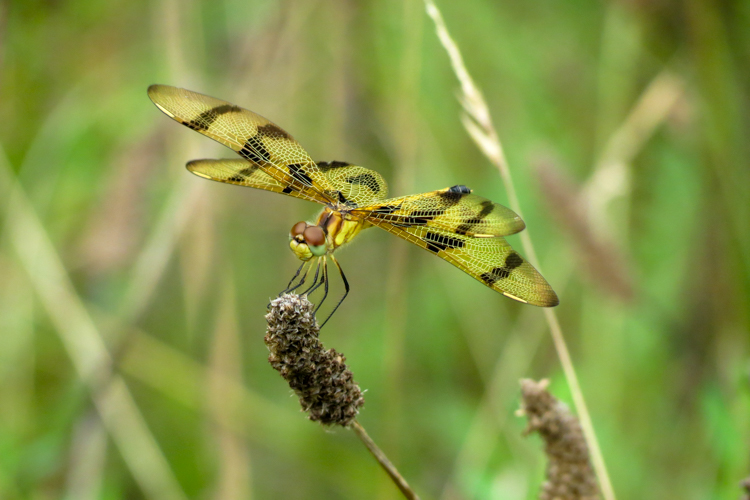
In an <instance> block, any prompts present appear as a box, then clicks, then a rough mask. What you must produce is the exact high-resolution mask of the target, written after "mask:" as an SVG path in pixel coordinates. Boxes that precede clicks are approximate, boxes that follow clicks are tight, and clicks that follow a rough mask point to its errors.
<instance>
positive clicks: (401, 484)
mask: <svg viewBox="0 0 750 500" xmlns="http://www.w3.org/2000/svg"><path fill="white" fill-rule="evenodd" d="M349 427H350V428H351V429H352V430H353V431H354V433H355V434H356V435H357V436H358V437H359V439H361V440H362V442H363V443H364V444H365V446H366V447H367V449H368V450H370V453H372V456H373V457H375V460H377V461H378V463H379V464H380V466H381V467H382V468H383V469H384V470H385V471H386V472H387V473H388V475H389V476H390V478H391V480H392V481H393V482H394V483H396V486H398V489H399V490H401V493H403V494H404V496H405V497H406V498H408V499H410V500H419V496H418V495H417V494H416V493H414V491H413V490H412V489H411V488H410V487H409V484H408V483H407V482H406V479H404V478H403V477H402V476H401V474H399V472H398V470H397V469H396V467H395V466H394V465H393V464H392V463H391V461H390V460H388V457H386V456H385V453H383V451H382V450H381V449H380V448H378V445H376V444H375V441H373V440H372V439H371V438H370V436H369V435H368V434H367V432H366V431H365V428H364V427H362V426H361V425H360V423H359V422H357V421H356V420H354V421H353V422H352V424H351V425H350V426H349Z"/></svg>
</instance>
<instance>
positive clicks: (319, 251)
mask: <svg viewBox="0 0 750 500" xmlns="http://www.w3.org/2000/svg"><path fill="white" fill-rule="evenodd" d="M302 237H303V238H305V242H306V243H307V245H308V246H309V247H310V251H311V252H312V253H313V255H316V256H318V257H320V256H321V255H324V254H325V253H326V235H325V233H324V232H323V228H321V227H320V226H308V227H307V229H305V232H304V233H303V234H302Z"/></svg>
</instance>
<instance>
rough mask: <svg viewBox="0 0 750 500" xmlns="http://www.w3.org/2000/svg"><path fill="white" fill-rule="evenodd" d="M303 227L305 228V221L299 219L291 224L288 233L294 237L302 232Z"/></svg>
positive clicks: (303, 230)
mask: <svg viewBox="0 0 750 500" xmlns="http://www.w3.org/2000/svg"><path fill="white" fill-rule="evenodd" d="M305 229H307V222H304V221H301V222H298V223H296V224H295V225H294V226H292V230H291V231H289V234H291V235H292V238H294V237H295V236H299V235H301V234H302V233H304V232H305Z"/></svg>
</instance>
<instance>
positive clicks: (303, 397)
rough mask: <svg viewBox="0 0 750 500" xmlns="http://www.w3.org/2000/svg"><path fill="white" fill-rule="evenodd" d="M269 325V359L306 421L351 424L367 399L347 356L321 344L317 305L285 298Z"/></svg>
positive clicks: (270, 314) (290, 296) (269, 316)
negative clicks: (283, 380) (299, 405)
mask: <svg viewBox="0 0 750 500" xmlns="http://www.w3.org/2000/svg"><path fill="white" fill-rule="evenodd" d="M266 321H267V322H268V329H267V330H266V337H265V339H264V340H265V342H266V346H267V347H268V350H269V351H270V354H269V355H268V361H269V362H270V363H271V366H273V368H274V369H275V370H277V371H278V372H279V373H280V374H281V376H282V377H284V379H285V380H286V381H287V382H288V383H289V387H291V388H292V389H293V390H294V392H295V393H296V394H297V396H298V397H299V402H300V404H301V405H302V409H303V410H304V411H306V412H308V418H309V419H310V420H315V421H318V422H320V423H322V424H325V425H331V424H338V425H341V426H348V425H349V424H350V423H351V422H352V421H353V420H354V418H355V417H356V416H357V413H358V412H359V408H360V407H361V406H362V405H363V404H364V403H365V400H364V398H363V397H362V391H361V390H360V389H359V386H358V385H357V384H356V383H355V382H354V377H353V375H352V372H350V371H349V369H348V368H347V367H346V364H344V361H346V358H345V357H344V356H343V355H342V354H339V353H337V352H336V351H335V350H334V349H329V350H327V351H326V350H325V349H324V348H323V344H322V343H321V342H320V340H318V333H319V327H318V324H317V322H316V321H315V315H314V314H313V305H312V304H311V303H310V302H309V301H308V300H307V298H306V297H300V296H299V295H293V294H286V295H283V296H281V297H279V298H277V299H274V300H273V301H271V308H270V311H269V312H268V314H267V315H266Z"/></svg>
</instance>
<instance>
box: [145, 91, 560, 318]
mask: <svg viewBox="0 0 750 500" xmlns="http://www.w3.org/2000/svg"><path fill="white" fill-rule="evenodd" d="M148 95H149V97H150V98H151V100H152V101H153V102H154V104H156V106H157V107H158V108H159V109H160V110H161V111H162V112H164V113H165V114H166V115H167V116H169V117H170V118H172V119H174V120H175V121H177V122H179V123H182V124H183V125H185V126H187V127H190V128H191V129H193V130H195V131H197V132H200V133H201V134H203V135H205V136H208V137H210V138H211V139H214V140H215V141H218V142H220V143H221V144H224V145H225V146H227V147H229V148H231V149H233V150H234V151H236V152H237V153H239V155H240V156H241V158H236V159H224V160H193V161H191V162H189V163H188V164H187V169H188V170H189V171H191V172H192V173H194V174H196V175H198V176H200V177H205V178H206V179H210V180H214V181H219V182H226V183H229V184H237V185H240V186H247V187H253V188H257V189H265V190H267V191H273V192H276V193H283V194H286V195H289V196H294V197H296V198H302V199H305V200H310V201H314V202H317V203H320V204H321V205H323V206H324V207H325V208H323V211H322V212H321V213H320V215H318V217H317V219H316V220H315V222H313V223H308V222H298V223H296V224H295V225H294V226H293V227H292V230H291V232H290V243H289V245H290V247H291V249H292V251H293V252H294V254H295V255H296V256H297V257H298V258H299V259H301V260H302V261H303V264H302V266H300V269H298V270H297V274H295V278H293V279H292V282H290V284H289V287H287V290H286V291H291V290H293V289H296V288H297V287H299V286H300V285H301V284H302V283H303V282H304V279H305V276H306V275H307V274H308V272H310V271H311V269H312V267H313V265H312V262H313V261H316V262H317V266H316V272H315V278H314V279H313V285H314V286H313V288H311V289H308V291H307V292H305V293H312V291H313V290H314V289H315V288H317V286H320V284H323V283H324V284H325V290H326V295H327V292H328V278H327V275H328V268H327V259H328V258H330V259H331V260H332V262H333V263H334V264H335V265H336V267H337V268H338V270H339V273H340V274H341V277H342V279H343V281H344V285H345V289H346V292H345V294H344V297H346V294H347V293H348V292H349V284H348V282H347V281H346V277H345V276H344V274H343V271H342V270H341V266H340V265H339V263H338V261H337V260H336V258H335V257H334V255H333V254H334V252H335V251H336V250H337V249H338V248H339V247H341V246H343V245H345V244H347V243H349V242H350V241H351V240H352V239H353V238H354V237H355V236H357V234H359V232H360V231H361V230H363V229H366V228H369V227H371V226H377V227H379V228H381V229H385V230H386V231H388V232H389V233H392V234H395V235H396V236H399V237H401V238H403V239H405V240H406V241H409V242H411V243H413V244H415V245H417V246H419V247H422V248H424V249H425V250H427V251H428V252H430V253H432V254H435V255H437V256H438V257H440V258H442V259H443V260H445V261H447V262H449V263H451V264H453V265H454V266H456V267H458V268H459V269H461V270H462V271H464V272H465V273H467V274H468V275H470V276H472V277H474V278H476V279H477V280H478V281H480V282H481V283H483V284H485V285H486V286H488V287H490V288H492V289H493V290H495V291H498V292H500V293H502V294H503V295H505V296H506V297H510V298H511V299H514V300H518V301H520V302H524V303H527V304H533V305H536V306H543V307H551V306H556V305H557V304H558V299H557V295H556V294H555V292H554V291H553V290H552V288H551V287H550V285H549V284H548V283H547V281H546V280H545V279H544V278H543V277H542V275H541V274H539V272H538V271H537V270H536V269H534V267H533V266H532V265H531V264H529V263H528V262H526V260H524V259H523V257H521V256H520V255H519V254H518V253H517V252H516V251H514V250H513V249H512V248H511V246H510V245H509V244H508V243H507V242H506V241H505V239H504V238H503V236H507V235H511V234H515V233H517V232H519V231H521V230H523V229H524V228H525V227H526V225H525V224H524V222H523V221H522V220H521V218H520V217H519V216H518V215H517V214H516V213H515V212H513V211H512V210H510V209H509V208H506V207H504V206H502V205H499V204H497V203H493V202H492V201H490V200H487V199H485V198H482V197H480V196H477V195H475V194H473V193H472V191H471V190H470V189H469V188H467V187H466V186H463V185H457V186H452V187H449V188H445V189H439V190H437V191H431V192H429V193H422V194H414V195H409V196H401V197H398V198H386V197H387V193H388V188H387V185H386V183H385V180H383V177H381V175H380V174H379V173H377V172H375V171H374V170H370V169H367V168H364V167H360V166H356V165H351V164H349V163H345V162H340V161H332V162H315V161H313V160H312V158H310V156H309V155H308V154H307V153H306V152H305V150H304V149H302V146H300V145H299V143H297V141H295V140H294V139H293V138H292V136H291V135H289V134H288V133H287V132H285V131H284V130H282V129H281V128H280V127H278V126H277V125H275V124H274V123H271V122H270V121H269V120H267V119H265V118H263V117H262V116H260V115H257V114H255V113H253V112H252V111H248V110H246V109H243V108H241V107H239V106H235V105H234V104H231V103H228V102H226V101H222V100H220V99H215V98H213V97H209V96H206V95H203V94H198V93H196V92H191V91H189V90H185V89H181V88H176V87H170V86H166V85H152V86H150V87H149V89H148ZM321 261H322V266H323V267H322V269H323V273H322V274H321V280H318V272H319V271H320V268H321ZM306 263H310V266H309V267H308V268H307V271H305V272H302V274H301V276H302V277H301V279H300V283H298V284H297V285H296V286H292V284H293V283H294V281H295V279H297V277H298V276H300V272H301V271H302V270H303V267H304V266H305V265H306ZM324 298H325V296H324ZM341 301H343V298H342V299H341ZM341 301H340V302H339V304H338V305H340V304H341ZM321 302H322V301H321ZM338 305H337V306H336V308H338ZM336 308H334V311H335V310H336ZM331 314H333V313H331ZM329 318H330V316H329ZM326 321H327V320H326ZM324 324H325V322H324Z"/></svg>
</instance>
